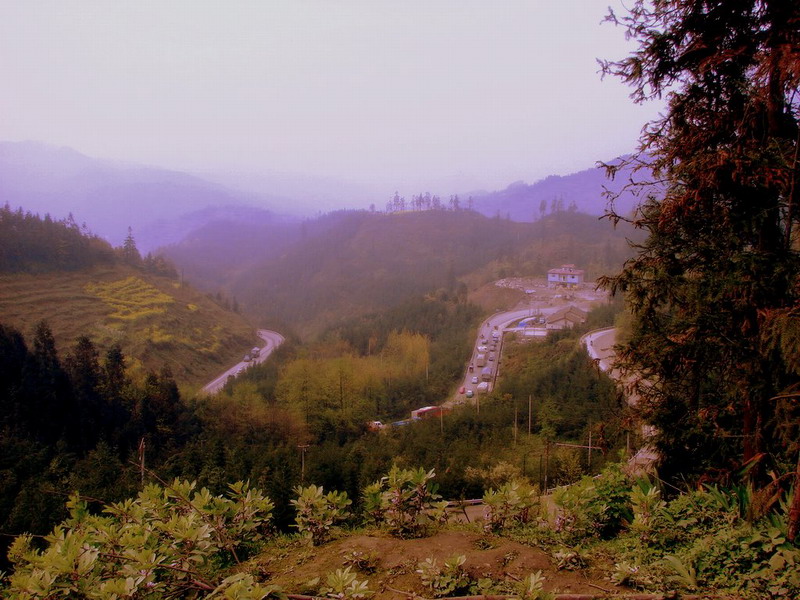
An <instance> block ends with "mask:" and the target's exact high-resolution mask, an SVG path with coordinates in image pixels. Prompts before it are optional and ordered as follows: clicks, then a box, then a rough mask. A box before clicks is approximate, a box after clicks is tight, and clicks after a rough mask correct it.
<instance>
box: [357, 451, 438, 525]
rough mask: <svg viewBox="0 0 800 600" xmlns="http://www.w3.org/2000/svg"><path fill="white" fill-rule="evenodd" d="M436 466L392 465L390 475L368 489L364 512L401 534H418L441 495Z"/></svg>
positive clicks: (365, 496) (366, 490)
mask: <svg viewBox="0 0 800 600" xmlns="http://www.w3.org/2000/svg"><path fill="white" fill-rule="evenodd" d="M435 476H436V473H435V472H434V470H433V469H431V470H430V471H426V470H425V469H422V468H419V469H400V468H399V467H396V466H395V467H392V469H391V471H389V474H388V475H387V476H386V477H383V478H382V479H381V480H380V481H378V482H376V483H373V484H372V485H370V486H368V487H367V488H366V489H365V490H364V496H363V498H364V511H365V513H366V514H367V515H368V516H369V517H370V518H371V519H372V520H373V521H375V522H376V523H378V524H385V525H386V526H387V528H388V530H389V533H391V534H392V535H394V536H397V537H417V536H419V535H420V534H421V532H422V528H423V526H424V524H423V522H422V517H423V513H424V512H425V511H426V510H431V509H432V508H433V505H434V502H435V501H437V500H439V498H440V496H439V495H438V494H437V493H436V491H437V486H436V484H434V483H433V482H432V480H433V478H434V477H435Z"/></svg>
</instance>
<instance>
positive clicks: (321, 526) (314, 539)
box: [292, 485, 351, 546]
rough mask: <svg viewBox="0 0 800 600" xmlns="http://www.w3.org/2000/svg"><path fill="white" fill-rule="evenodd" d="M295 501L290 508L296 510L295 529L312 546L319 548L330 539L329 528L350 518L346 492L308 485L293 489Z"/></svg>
mask: <svg viewBox="0 0 800 600" xmlns="http://www.w3.org/2000/svg"><path fill="white" fill-rule="evenodd" d="M295 493H297V496H298V497H297V499H296V500H292V506H294V507H295V509H297V516H296V517H295V527H297V529H298V531H300V534H301V535H303V536H304V537H306V538H307V539H308V540H309V541H310V542H311V545H312V546H319V545H320V544H322V543H323V542H326V541H327V540H328V538H329V537H330V533H331V527H333V526H334V525H335V524H336V523H338V522H340V521H344V520H345V519H347V518H348V517H349V516H350V513H349V512H348V511H347V507H348V506H349V505H350V503H351V502H350V500H349V499H348V498H347V493H346V492H328V493H327V494H326V493H325V492H324V490H323V489H322V486H319V487H317V486H316V485H310V486H308V487H305V488H304V487H298V488H296V489H295Z"/></svg>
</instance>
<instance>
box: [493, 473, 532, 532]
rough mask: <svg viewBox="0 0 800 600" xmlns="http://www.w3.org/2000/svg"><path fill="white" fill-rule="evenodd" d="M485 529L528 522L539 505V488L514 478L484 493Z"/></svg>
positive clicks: (494, 529) (496, 528)
mask: <svg viewBox="0 0 800 600" xmlns="http://www.w3.org/2000/svg"><path fill="white" fill-rule="evenodd" d="M483 504H484V506H485V507H486V508H485V521H484V523H485V525H484V527H485V529H486V530H487V531H500V530H502V529H504V528H505V527H508V526H509V525H512V524H524V523H527V522H528V521H529V520H530V519H531V518H532V517H533V514H532V511H533V509H534V508H536V507H537V506H539V488H538V486H531V485H530V484H529V483H528V482H526V481H523V480H514V481H511V482H508V483H505V484H503V485H501V486H500V487H499V488H498V489H497V490H494V489H490V490H489V491H488V492H486V493H485V494H484V495H483Z"/></svg>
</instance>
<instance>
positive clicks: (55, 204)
mask: <svg viewBox="0 0 800 600" xmlns="http://www.w3.org/2000/svg"><path fill="white" fill-rule="evenodd" d="M207 176H209V175H207ZM210 177H215V178H216V179H217V180H218V181H220V182H217V181H212V180H210V179H207V178H204V177H203V176H197V175H193V174H190V173H184V172H180V171H171V170H167V169H160V168H157V167H148V166H142V165H135V164H127V163H119V162H112V161H107V160H102V159H97V158H92V157H89V156H86V155H84V154H81V153H80V152H78V151H76V150H74V149H72V148H67V147H55V146H50V145H47V144H43V143H39V142H0V197H2V200H3V202H4V203H8V204H9V205H10V206H11V207H12V208H16V207H22V208H23V209H24V210H28V211H31V212H34V213H41V214H45V213H49V214H50V215H51V216H53V217H55V218H64V217H66V216H67V215H68V214H70V213H72V214H73V216H74V218H75V220H76V221H77V222H78V223H86V225H87V226H88V228H89V229H90V230H91V231H92V232H94V233H96V234H97V235H100V236H101V237H103V238H105V239H107V240H108V241H109V242H111V243H112V244H114V245H119V244H121V243H122V240H123V239H124V237H125V235H126V234H127V230H128V227H129V226H130V227H132V228H133V231H134V235H135V237H136V241H137V244H138V246H139V249H140V250H141V251H143V252H148V251H151V250H154V249H155V248H157V247H159V246H165V245H169V244H176V243H178V242H180V241H181V240H183V239H184V238H185V237H186V236H187V235H189V234H190V233H191V232H193V231H196V230H198V229H202V228H203V227H206V226H208V225H209V224H210V223H223V222H229V223H230V222H237V223H247V224H250V225H252V224H257V223H264V222H275V221H277V222H286V221H287V220H296V219H297V217H298V216H301V215H305V216H311V215H317V214H319V213H320V212H326V211H328V210H333V209H337V208H367V207H368V206H369V205H370V204H374V205H375V207H377V209H378V210H380V209H382V208H383V207H384V205H385V203H386V200H387V199H389V198H390V197H391V196H392V194H393V193H394V191H395V190H386V193H385V196H384V197H374V198H373V199H372V201H369V197H370V194H369V192H368V191H366V190H363V189H361V188H358V187H357V186H354V185H351V184H348V183H346V182H337V181H333V180H329V179H325V178H318V177H313V176H309V177H302V176H293V177H288V176H284V175H281V174H278V173H264V174H248V173H230V174H224V175H223V174H212V175H210ZM625 179H626V177H622V176H620V177H617V179H616V181H614V182H609V180H607V179H606V178H605V175H604V172H603V171H602V170H601V169H597V168H595V167H591V168H589V169H586V170H584V171H581V172H578V173H574V174H571V175H563V176H561V175H553V176H550V177H547V178H545V179H543V180H541V181H538V182H535V183H533V184H527V183H524V182H516V183H512V184H511V185H509V186H508V187H507V188H506V189H504V190H499V191H494V192H473V193H472V194H469V193H468V192H467V193H464V192H462V191H460V190H430V192H431V193H436V194H439V195H440V196H441V197H442V198H443V199H445V201H446V198H447V197H448V196H449V195H450V194H451V193H452V194H456V193H457V194H459V195H460V196H461V197H462V200H464V199H466V198H467V196H468V195H472V196H473V208H474V210H475V211H476V212H479V213H481V214H484V215H487V216H496V215H500V216H502V217H504V218H510V219H512V220H515V221H533V220H536V219H538V218H540V217H541V213H540V205H541V202H542V201H544V202H545V203H547V205H548V209H550V207H551V204H552V203H553V202H558V201H559V200H561V201H562V203H563V206H564V208H567V207H568V206H570V205H572V204H574V206H575V207H576V208H577V210H578V211H581V212H585V213H588V214H592V215H601V214H603V212H604V210H605V207H606V200H605V199H604V198H603V195H602V194H603V188H604V186H607V187H610V188H611V189H614V190H618V189H620V187H621V185H622V183H623V182H624V181H625ZM419 192H420V191H409V192H408V194H406V195H408V196H410V195H411V194H412V193H419ZM400 194H401V195H404V192H403V191H402V190H401V191H400ZM337 197H338V203H337V202H336V198H337ZM633 204H634V199H633V198H632V197H630V196H627V197H623V198H621V199H620V202H619V204H618V210H620V211H621V212H623V213H626V212H629V211H630V210H631V208H632V207H633Z"/></svg>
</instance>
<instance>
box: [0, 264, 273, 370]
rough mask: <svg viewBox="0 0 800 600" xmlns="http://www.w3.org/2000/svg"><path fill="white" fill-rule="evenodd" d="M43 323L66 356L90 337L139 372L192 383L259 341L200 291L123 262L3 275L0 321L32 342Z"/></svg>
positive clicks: (243, 323)
mask: <svg viewBox="0 0 800 600" xmlns="http://www.w3.org/2000/svg"><path fill="white" fill-rule="evenodd" d="M42 319H45V320H47V321H48V323H49V324H50V327H51V328H52V330H53V333H54V335H55V338H56V342H57V344H58V349H59V352H61V353H62V354H65V353H67V352H68V351H69V349H70V348H71V346H72V344H73V343H74V341H75V339H76V338H77V337H78V336H79V335H84V334H85V335H89V336H90V337H91V339H92V341H94V342H95V343H96V344H97V346H98V347H99V348H100V350H101V352H102V351H103V350H104V349H106V348H108V347H109V346H111V345H112V344H113V343H116V342H118V343H120V344H121V345H122V349H123V352H124V353H125V355H126V357H128V362H129V365H130V367H131V370H132V372H133V373H134V374H136V373H144V372H146V371H147V370H158V369H161V368H162V367H164V366H168V367H169V368H170V369H172V372H173V374H174V376H175V378H176V379H177V380H178V381H179V382H181V383H184V384H190V385H194V384H200V383H202V382H204V381H207V380H208V379H210V378H211V377H212V376H213V375H215V374H216V373H218V372H219V371H221V370H222V369H223V368H224V367H225V366H227V365H228V364H229V363H232V362H235V361H236V360H238V359H239V358H240V357H241V353H242V352H243V351H244V350H246V349H248V348H250V347H252V346H253V345H254V344H255V343H256V342H257V339H258V338H257V337H256V335H255V330H254V328H253V327H252V326H251V325H250V324H248V323H247V322H246V321H245V320H244V319H243V318H242V317H241V316H239V315H237V314H235V313H233V312H231V311H228V310H225V309H224V308H222V307H220V306H219V305H217V304H216V303H215V302H213V301H212V300H210V299H209V298H208V297H206V296H205V295H203V294H201V293H200V292H198V291H197V290H195V289H193V288H191V287H189V286H186V285H183V286H182V285H181V284H180V283H178V282H177V281H174V280H172V279H168V278H165V277H157V276H153V275H151V274H148V273H144V272H142V271H140V270H137V269H135V268H132V267H129V266H126V265H122V264H118V265H104V266H96V267H94V268H91V269H86V270H81V271H71V272H63V271H62V272H53V273H46V274H13V275H9V274H3V275H0V322H3V323H6V324H8V325H12V326H14V327H16V328H17V329H19V330H20V331H21V332H22V333H23V334H25V335H26V336H29V335H30V334H31V332H32V330H33V327H34V325H35V324H36V323H37V322H38V321H40V320H42Z"/></svg>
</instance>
